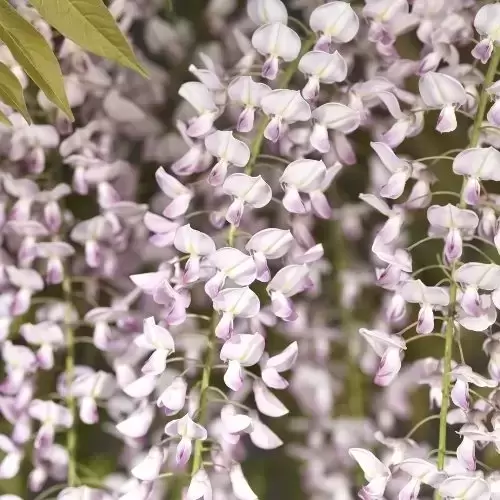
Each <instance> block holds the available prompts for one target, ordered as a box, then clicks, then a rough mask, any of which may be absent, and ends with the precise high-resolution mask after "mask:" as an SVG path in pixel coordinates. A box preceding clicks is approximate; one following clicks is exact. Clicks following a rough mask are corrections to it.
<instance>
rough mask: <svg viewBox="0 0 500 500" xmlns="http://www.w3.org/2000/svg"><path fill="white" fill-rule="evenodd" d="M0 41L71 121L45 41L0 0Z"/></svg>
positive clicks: (58, 70)
mask: <svg viewBox="0 0 500 500" xmlns="http://www.w3.org/2000/svg"><path fill="white" fill-rule="evenodd" d="M0 40H2V42H4V43H5V45H7V47H8V48H9V50H10V51H11V53H12V55H13V56H14V59H15V60H16V61H17V62H18V63H19V64H20V65H21V66H22V68H23V69H24V71H26V73H27V75H28V76H29V77H30V78H31V79H32V80H33V81H34V82H35V84H36V85H37V86H38V87H39V88H40V89H41V90H43V92H44V93H45V95H46V96H47V97H48V99H50V100H51V101H52V102H53V103H54V104H55V105H56V106H57V107H58V108H59V109H61V110H62V111H64V113H66V114H67V115H68V116H69V117H70V118H73V114H72V112H71V108H70V107H69V103H68V99H67V97H66V92H65V90H64V81H63V77H62V73H61V68H60V67H59V63H58V62H57V58H56V56H55V55H54V53H53V52H52V49H51V48H50V46H49V44H48V43H47V42H46V40H45V38H43V36H42V35H40V33H38V31H37V30H36V29H35V28H34V27H33V26H32V25H31V24H30V23H29V22H28V21H26V20H25V19H23V17H22V16H21V15H20V14H19V13H18V12H17V11H16V10H15V9H14V8H13V7H11V5H10V4H9V3H8V2H7V0H0Z"/></svg>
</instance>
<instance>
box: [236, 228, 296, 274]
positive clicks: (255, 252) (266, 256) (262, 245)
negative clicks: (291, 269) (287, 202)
mask: <svg viewBox="0 0 500 500" xmlns="http://www.w3.org/2000/svg"><path fill="white" fill-rule="evenodd" d="M294 241H295V239H294V237H293V235H292V233H291V231H290V230H287V229H277V228H272V227H271V228H267V229H262V230H261V231H259V232H257V233H255V234H254V235H253V236H252V237H251V238H250V240H249V241H248V243H247V244H246V247H245V248H246V249H247V250H248V251H249V252H250V253H251V254H252V257H253V260H254V262H255V266H256V271H257V275H256V278H257V279H258V280H259V281H269V280H270V279H271V272H270V271H269V267H268V265H267V261H268V260H271V259H279V258H281V257H283V256H284V255H286V254H287V253H288V251H289V250H290V248H291V247H292V245H293V243H294Z"/></svg>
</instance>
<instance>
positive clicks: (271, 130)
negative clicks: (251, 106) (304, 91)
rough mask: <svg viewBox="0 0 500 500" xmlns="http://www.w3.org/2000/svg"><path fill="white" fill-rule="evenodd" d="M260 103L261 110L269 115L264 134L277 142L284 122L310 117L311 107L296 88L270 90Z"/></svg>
mask: <svg viewBox="0 0 500 500" xmlns="http://www.w3.org/2000/svg"><path fill="white" fill-rule="evenodd" d="M260 103H261V106H262V111H264V113H265V114H266V115H268V116H269V117H271V120H270V121H269V123H268V124H267V127H266V130H265V132H264V136H265V137H266V139H269V140H270V141H272V142H277V141H278V140H279V139H280V138H281V137H282V136H283V134H284V131H285V124H292V123H295V122H304V121H307V120H309V119H310V118H311V108H310V107H309V104H307V102H306V101H305V100H304V99H303V97H302V96H301V95H300V92H298V91H297V90H288V89H276V90H272V91H271V92H269V93H268V94H267V95H265V96H264V97H263V98H262V99H261V101H260Z"/></svg>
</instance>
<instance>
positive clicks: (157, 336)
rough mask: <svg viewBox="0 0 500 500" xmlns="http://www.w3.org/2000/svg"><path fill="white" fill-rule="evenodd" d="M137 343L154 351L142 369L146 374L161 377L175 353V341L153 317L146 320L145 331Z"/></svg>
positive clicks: (137, 339)
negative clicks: (168, 360)
mask: <svg viewBox="0 0 500 500" xmlns="http://www.w3.org/2000/svg"><path fill="white" fill-rule="evenodd" d="M135 343H136V344H137V345H138V346H140V347H143V348H145V349H148V350H150V351H153V354H151V356H150V357H149V359H148V360H147V361H146V363H145V364H144V366H143V367H142V371H143V372H144V373H151V374H154V375H161V374H162V373H163V372H164V370H165V367H166V363H167V357H168V356H169V355H170V354H172V353H173V352H174V351H175V346H174V339H173V338H172V335H171V334H170V332H169V331H168V330H167V329H166V328H163V327H162V326H160V325H157V324H156V323H155V320H154V318H153V317H150V318H147V319H145V320H144V331H143V333H142V334H141V335H139V336H138V337H136V339H135Z"/></svg>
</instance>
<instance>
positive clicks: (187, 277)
mask: <svg viewBox="0 0 500 500" xmlns="http://www.w3.org/2000/svg"><path fill="white" fill-rule="evenodd" d="M174 246H175V248H177V250H179V252H183V253H186V254H188V255H189V258H188V260H187V262H186V267H185V270H184V276H183V281H184V283H186V284H187V283H192V282H194V281H196V280H198V278H199V277H200V265H201V257H206V256H207V255H210V254H212V253H213V252H215V243H214V241H213V240H212V238H210V236H208V235H207V234H205V233H202V232H201V231H197V230H196V229H193V228H192V227H191V225H190V224H186V225H184V226H181V227H180V228H178V229H177V231H176V233H175V238H174Z"/></svg>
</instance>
